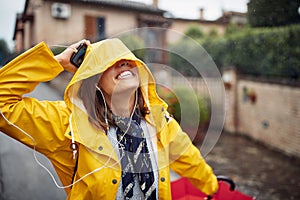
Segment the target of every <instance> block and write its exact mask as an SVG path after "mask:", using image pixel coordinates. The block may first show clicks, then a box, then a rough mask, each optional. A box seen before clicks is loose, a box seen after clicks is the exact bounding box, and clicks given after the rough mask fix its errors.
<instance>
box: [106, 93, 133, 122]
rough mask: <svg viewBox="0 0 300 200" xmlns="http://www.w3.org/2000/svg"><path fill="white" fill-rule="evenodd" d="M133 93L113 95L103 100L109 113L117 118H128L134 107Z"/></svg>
mask: <svg viewBox="0 0 300 200" xmlns="http://www.w3.org/2000/svg"><path fill="white" fill-rule="evenodd" d="M135 98H136V97H135V92H133V93H132V94H128V93H127V94H123V93H120V94H114V95H113V96H112V97H109V98H105V99H106V100H107V103H108V106H109V108H110V109H111V111H112V112H113V113H114V114H115V115H118V116H122V117H130V116H131V113H132V112H133V109H134V107H135V106H134V105H135Z"/></svg>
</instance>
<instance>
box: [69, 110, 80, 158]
mask: <svg viewBox="0 0 300 200" xmlns="http://www.w3.org/2000/svg"><path fill="white" fill-rule="evenodd" d="M71 119H72V113H71V114H70V118H69V124H70V133H71V137H72V143H71V146H70V148H71V149H72V151H73V159H74V160H75V159H76V154H77V150H78V145H77V144H76V143H75V137H74V133H73V127H72V120H71Z"/></svg>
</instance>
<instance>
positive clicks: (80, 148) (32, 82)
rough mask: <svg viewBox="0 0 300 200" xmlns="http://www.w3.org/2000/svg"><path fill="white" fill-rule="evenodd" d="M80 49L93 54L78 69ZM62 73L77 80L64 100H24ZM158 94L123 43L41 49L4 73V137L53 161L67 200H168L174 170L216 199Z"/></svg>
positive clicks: (208, 174)
mask: <svg viewBox="0 0 300 200" xmlns="http://www.w3.org/2000/svg"><path fill="white" fill-rule="evenodd" d="M82 42H84V43H86V44H87V45H88V50H87V53H86V56H85V59H84V61H83V63H82V65H81V66H80V68H78V70H77V68H76V67H75V66H73V65H72V64H71V63H70V57H71V55H72V53H73V52H74V49H75V48H76V47H78V46H79V44H80V43H82ZM63 70H68V71H70V72H73V73H75V74H74V76H73V78H72V80H71V81H70V83H69V84H68V86H67V88H66V91H65V95H64V101H55V102H50V101H38V100H36V99H33V98H28V97H23V94H25V93H28V92H31V91H32V90H33V89H34V88H35V87H36V86H37V85H38V84H39V83H40V82H46V81H50V80H52V79H53V78H55V77H56V76H57V75H58V74H59V73H60V72H62V71H63ZM155 87H156V86H155V82H154V79H153V77H152V75H151V73H150V71H149V70H148V68H147V66H146V65H145V64H144V63H143V62H142V61H141V60H139V59H137V58H136V57H135V56H134V54H133V53H132V52H130V50H129V49H128V48H127V47H126V46H125V45H124V44H123V43H122V42H121V41H120V40H118V39H108V40H103V41H100V42H97V43H94V44H90V43H89V42H88V41H86V40H83V41H80V42H78V43H76V44H73V45H71V46H70V48H67V49H66V50H65V51H64V52H62V53H61V54H59V55H57V56H53V54H52V53H51V51H50V50H49V48H48V47H47V45H46V44H45V43H44V42H42V43H40V44H38V45H36V46H35V47H33V48H32V49H30V50H28V51H27V52H25V53H23V54H22V55H20V56H18V57H17V58H16V59H14V60H13V61H11V62H10V63H8V64H7V65H6V66H4V67H3V68H2V69H1V71H0V94H1V95H0V108H1V113H2V117H1V118H0V127H1V129H0V130H1V131H2V132H4V133H6V134H7V135H9V136H11V137H13V138H15V139H17V140H19V141H20V142H22V143H24V144H25V145H28V146H30V147H32V148H35V149H36V150H37V151H39V152H41V153H43V154H44V155H46V156H47V157H48V158H49V160H50V161H51V162H52V164H53V166H54V168H55V170H56V172H57V174H58V176H59V177H60V180H61V182H62V184H63V185H64V187H63V188H65V190H66V193H67V199H109V200H110V199H171V190H170V169H172V170H173V171H175V172H176V173H178V174H179V175H181V176H184V177H187V178H188V179H189V180H190V181H191V182H192V183H193V184H194V185H195V186H196V187H197V188H199V189H200V190H202V191H203V192H204V193H206V194H213V193H215V192H216V190H217V187H218V184H217V180H216V177H215V175H214V174H213V172H212V169H211V167H209V166H208V165H207V163H206V162H205V161H204V159H203V158H202V156H201V154H200V152H199V150H198V149H197V148H196V147H195V146H193V145H192V143H191V141H190V139H189V137H188V136H187V135H186V134H185V133H184V132H183V131H182V130H181V128H180V126H179V125H178V123H177V122H176V121H175V120H174V119H172V118H171V117H170V116H169V114H168V113H167V111H166V110H167V105H166V103H165V102H164V101H162V100H161V99H160V98H159V97H158V95H157V93H156V88H155ZM20 129H22V130H23V131H24V132H26V133H27V134H28V135H26V134H24V132H22V131H20ZM29 136H30V137H29ZM31 137H32V138H33V139H32V138H31Z"/></svg>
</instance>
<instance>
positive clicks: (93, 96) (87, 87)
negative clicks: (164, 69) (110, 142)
mask: <svg viewBox="0 0 300 200" xmlns="http://www.w3.org/2000/svg"><path fill="white" fill-rule="evenodd" d="M99 78H100V75H99V74H98V75H95V76H92V77H90V78H87V79H85V80H83V81H82V83H81V86H80V88H79V91H78V96H79V98H80V99H81V100H82V101H83V104H84V106H85V108H86V110H87V113H88V117H89V121H90V123H91V124H92V125H93V126H95V127H97V128H102V129H104V130H107V128H109V127H108V126H113V125H114V122H113V119H112V112H111V111H110V109H109V108H107V109H108V112H107V120H108V126H107V124H106V123H105V102H104V101H105V100H104V99H103V97H102V95H101V93H100V91H98V90H96V87H95V84H97V83H98V81H99ZM137 92H138V101H137V106H136V110H137V111H138V112H137V113H140V117H141V118H145V116H146V114H149V110H148V108H147V106H146V105H145V101H144V98H143V95H142V92H141V89H140V88H138V90H137ZM93 102H94V104H93Z"/></svg>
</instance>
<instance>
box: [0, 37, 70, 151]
mask: <svg viewBox="0 0 300 200" xmlns="http://www.w3.org/2000/svg"><path fill="white" fill-rule="evenodd" d="M62 71H63V67H62V66H61V65H60V64H59V63H58V62H57V61H56V60H55V59H54V55H53V54H52V52H51V51H50V49H49V48H48V46H47V45H46V44H45V43H44V42H42V43H40V44H38V45H36V46H35V47H33V48H31V49H29V50H28V51H26V52H24V53H23V54H21V55H20V56H18V57H17V58H15V59H14V60H12V61H11V62H9V63H8V64H7V65H6V66H4V67H3V68H1V69H0V109H1V112H2V114H3V115H4V116H5V118H6V119H7V120H9V122H8V121H7V120H6V119H5V118H4V117H3V116H0V131H2V132H3V133H5V134H7V135H8V136H10V137H12V138H15V139H16V140H18V141H20V142H22V143H24V144H25V145H27V146H29V147H31V148H33V147H34V144H36V150H37V151H39V152H41V153H43V154H45V155H48V154H49V153H51V152H54V151H55V150H57V149H58V148H59V147H60V146H62V144H63V143H64V140H65V137H64V131H65V130H66V128H67V125H68V116H69V113H68V110H67V109H66V106H65V103H64V102H63V101H53V102H49V101H38V100H36V99H34V98H29V97H23V95H24V94H26V93H29V92H31V91H33V90H34V88H35V87H36V86H37V85H38V84H39V83H40V82H46V81H50V80H52V79H53V78H54V77H56V76H57V75H58V74H59V73H60V72H62ZM21 129H22V131H21Z"/></svg>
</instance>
